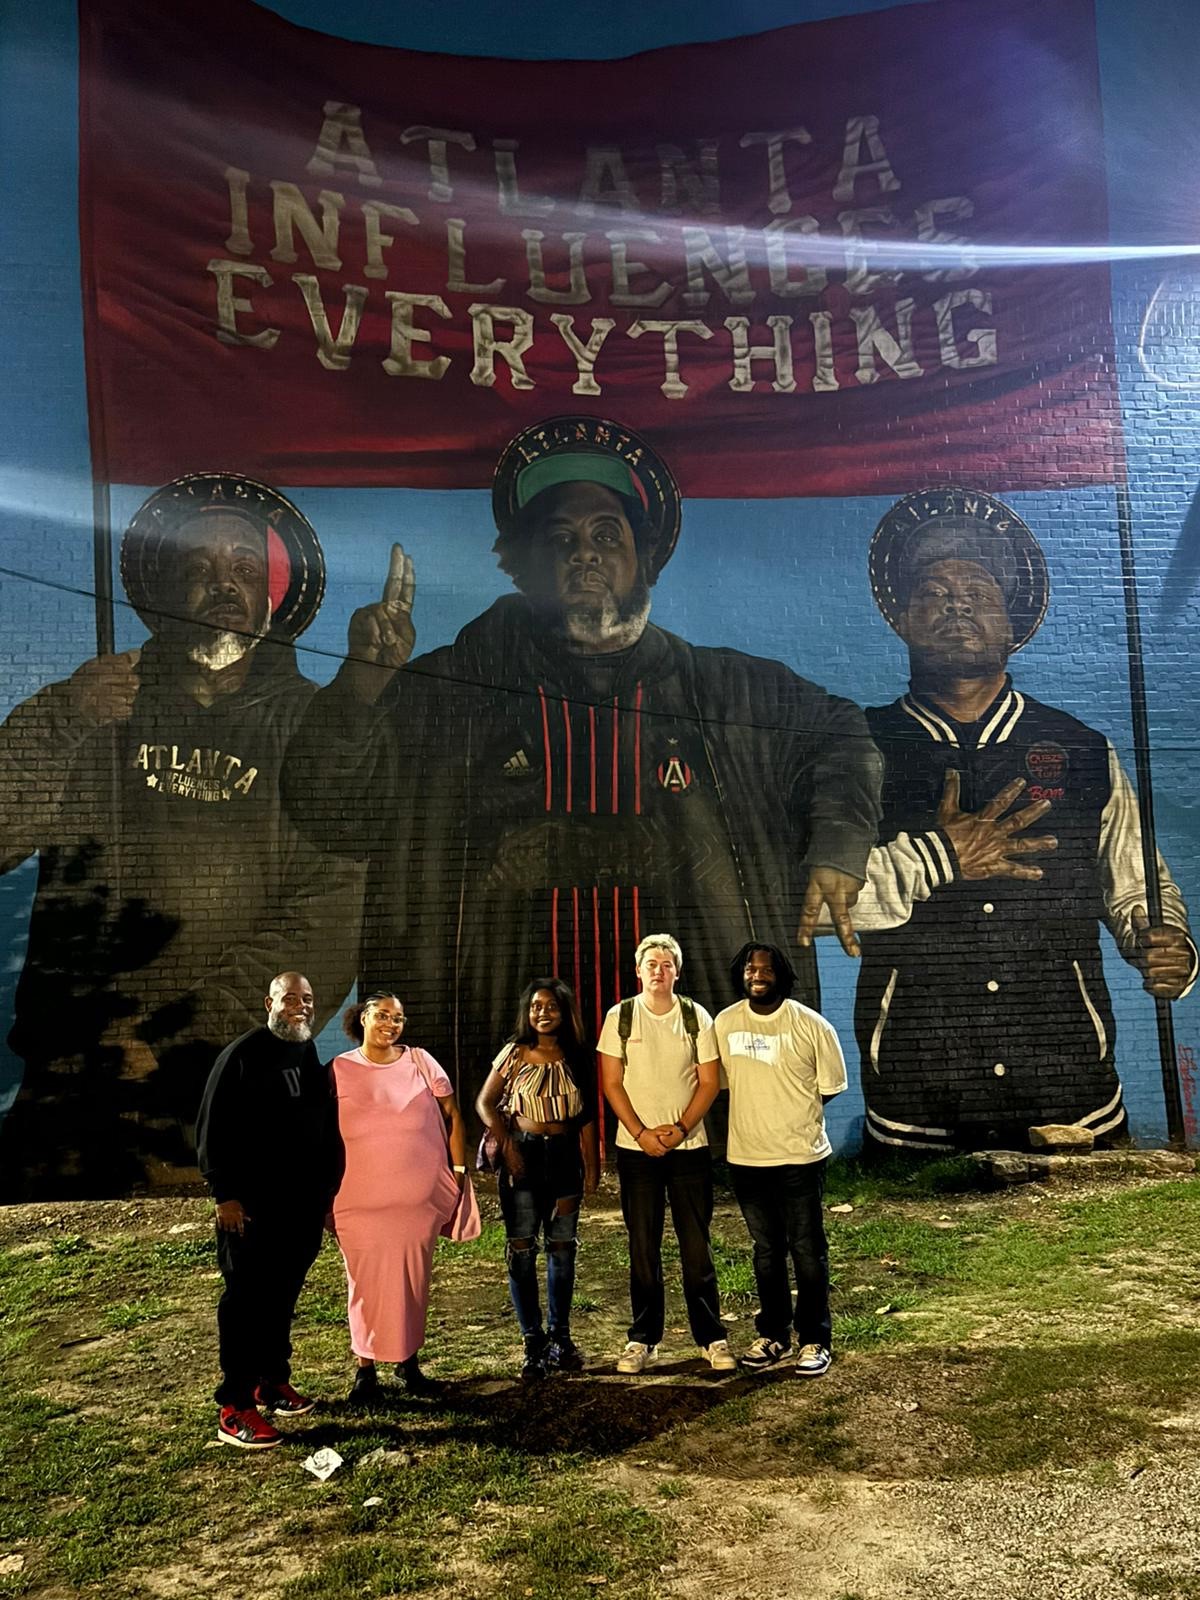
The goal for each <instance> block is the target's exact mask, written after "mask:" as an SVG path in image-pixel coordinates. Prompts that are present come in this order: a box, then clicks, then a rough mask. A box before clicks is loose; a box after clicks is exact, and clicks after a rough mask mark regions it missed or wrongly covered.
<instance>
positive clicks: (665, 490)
mask: <svg viewBox="0 0 1200 1600" xmlns="http://www.w3.org/2000/svg"><path fill="white" fill-rule="evenodd" d="M568 453H571V454H595V455H599V456H608V457H615V458H616V459H617V460H619V461H622V462H624V463H625V465H626V466H627V467H628V468H629V470H630V472H631V474H632V476H633V478H634V479H635V480H636V483H637V486H638V488H639V490H640V493H641V498H642V499H643V500H644V502H645V507H646V518H647V524H648V541H647V550H648V558H647V567H648V576H649V579H650V581H651V583H653V582H654V580H655V579H656V578H657V577H658V575H659V573H660V572H661V571H662V569H663V568H664V567H665V566H666V564H667V562H668V561H669V560H670V559H671V556H672V555H673V554H674V551H675V545H676V542H677V540H678V538H679V523H680V518H681V515H682V502H681V499H680V494H679V485H678V484H677V483H676V482H675V479H674V476H673V475H672V473H671V469H670V468H669V467H668V466H667V464H666V462H665V461H664V460H663V459H662V457H661V456H660V455H659V454H658V452H657V451H656V450H654V449H653V448H652V447H651V446H650V445H648V444H647V443H646V441H645V439H643V438H642V436H641V435H640V434H637V433H635V432H634V431H633V429H632V428H626V427H623V426H622V425H621V424H620V423H619V422H612V421H609V420H608V419H606V418H604V417H582V416H565V417H549V418H547V419H546V421H545V422H538V423H535V424H534V425H533V426H532V427H529V428H523V429H522V430H521V432H520V433H519V434H517V436H516V438H515V439H512V440H510V441H509V443H508V444H507V445H505V447H504V450H503V452H502V453H501V456H500V460H499V461H498V462H497V464H496V475H495V478H494V480H493V483H492V516H493V517H494V518H495V522H496V527H497V528H498V529H499V530H500V532H501V533H502V534H505V533H508V532H509V531H510V530H511V528H512V526H513V524H514V523H515V521H516V519H517V516H518V514H519V505H518V500H517V480H518V478H519V477H520V476H521V473H522V472H523V471H524V470H525V468H526V467H529V466H532V465H533V463H534V462H535V461H541V460H544V459H545V458H547V457H549V456H553V455H560V454H568Z"/></svg>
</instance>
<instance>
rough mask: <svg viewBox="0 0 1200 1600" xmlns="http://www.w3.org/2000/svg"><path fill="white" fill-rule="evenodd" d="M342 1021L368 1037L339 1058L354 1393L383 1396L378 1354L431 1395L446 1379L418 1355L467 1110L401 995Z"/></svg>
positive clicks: (350, 1032) (460, 1170)
mask: <svg viewBox="0 0 1200 1600" xmlns="http://www.w3.org/2000/svg"><path fill="white" fill-rule="evenodd" d="M342 1023H343V1027H344V1029H345V1032H346V1035H347V1037H349V1038H351V1039H357V1040H358V1041H359V1046H358V1048H357V1049H356V1050H351V1051H348V1052H347V1053H346V1054H344V1055H340V1056H338V1057H337V1058H336V1059H335V1060H334V1063H333V1073H334V1079H335V1082H336V1086H337V1101H338V1123H339V1126H340V1128H341V1134H342V1139H343V1142H344V1143H345V1146H346V1176H345V1177H344V1178H343V1179H342V1186H341V1188H340V1189H339V1190H338V1193H337V1197H336V1199H335V1200H334V1203H333V1223H334V1231H335V1233H336V1235H337V1241H338V1244H339V1246H340V1247H341V1251H342V1256H343V1259H344V1260H345V1263H346V1279H347V1283H348V1285H349V1316H350V1344H351V1348H352V1349H353V1351H354V1354H355V1355H356V1356H357V1358H358V1373H357V1375H356V1377H355V1381H354V1388H353V1390H352V1391H351V1395H350V1398H351V1399H352V1400H353V1401H355V1402H356V1403H364V1404H365V1403H369V1402H370V1401H372V1400H377V1399H379V1398H380V1390H379V1382H378V1377H377V1374H376V1370H375V1363H376V1362H377V1361H389V1362H395V1363H396V1366H397V1369H398V1373H399V1376H400V1377H401V1378H402V1379H403V1381H404V1383H405V1386H406V1387H407V1389H408V1390H409V1392H410V1393H411V1394H418V1395H429V1396H432V1395H434V1394H436V1393H437V1392H438V1391H439V1390H440V1388H441V1385H440V1384H437V1383H435V1382H434V1381H433V1380H432V1379H430V1378H427V1377H426V1376H425V1374H424V1373H423V1372H422V1371H421V1369H420V1366H419V1365H418V1361H417V1356H418V1352H419V1351H420V1348H421V1346H422V1344H423V1343H424V1342H425V1315H426V1311H427V1310H428V1306H429V1278H430V1272H431V1269H432V1266H433V1252H434V1247H435V1245H436V1244H437V1240H438V1235H439V1234H440V1232H441V1230H442V1228H443V1226H444V1225H445V1224H446V1223H447V1222H448V1220H449V1219H450V1217H451V1216H452V1215H453V1214H454V1212H455V1209H456V1208H457V1206H458V1205H459V1202H460V1199H461V1198H462V1190H463V1186H464V1185H465V1184H466V1183H467V1182H468V1178H467V1165H466V1134H465V1130H464V1127H463V1120H462V1116H461V1114H460V1112H459V1109H458V1106H457V1104H456V1103H455V1099H454V1093H453V1090H452V1088H451V1085H450V1080H449V1078H447V1077H446V1074H445V1073H444V1072H443V1071H442V1069H441V1067H439V1066H438V1064H437V1062H436V1061H435V1060H434V1059H433V1057H432V1056H431V1055H428V1054H427V1053H426V1052H425V1051H424V1050H420V1049H417V1048H414V1047H411V1046H409V1045H406V1044H404V1043H403V1042H402V1035H403V1032H404V1007H403V1005H402V1004H401V1002H400V1001H399V1000H398V999H397V998H396V996H395V995H390V994H373V995H369V996H368V997H367V998H366V999H365V1000H361V1001H359V1002H358V1003H357V1004H356V1005H353V1006H350V1007H349V1008H348V1010H347V1011H346V1012H345V1013H344V1015H343V1017H342Z"/></svg>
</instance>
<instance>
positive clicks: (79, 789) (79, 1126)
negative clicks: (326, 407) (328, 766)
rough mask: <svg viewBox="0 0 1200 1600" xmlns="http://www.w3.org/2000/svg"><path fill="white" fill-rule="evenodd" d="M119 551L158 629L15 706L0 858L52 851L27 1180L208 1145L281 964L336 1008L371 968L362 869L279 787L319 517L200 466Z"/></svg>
mask: <svg viewBox="0 0 1200 1600" xmlns="http://www.w3.org/2000/svg"><path fill="white" fill-rule="evenodd" d="M121 573H122V579H123V582H124V585H125V589H126V591H127V593H128V595H129V598H130V600H131V602H132V603H133V605H134V607H135V608H136V610H137V612H138V614H139V616H140V617H141V619H142V621H143V622H144V623H145V624H146V626H147V628H148V629H149V631H150V637H149V638H148V639H147V641H146V643H145V644H144V645H143V646H142V648H141V649H140V650H134V651H130V652H128V653H126V654H124V655H119V656H102V657H99V658H97V659H95V660H92V661H88V662H85V663H84V665H83V666H81V667H80V668H79V669H78V671H77V672H76V673H75V674H74V675H73V676H72V677H71V678H69V679H67V680H66V681H64V682H62V683H55V684H50V685H48V686H47V687H46V688H44V689H42V690H40V691H39V692H38V693H37V694H35V695H34V696H33V697H32V698H31V699H30V700H27V701H26V702H25V703H24V704H23V705H20V706H18V707H17V708H16V709H15V710H14V711H13V712H12V714H11V716H9V718H8V719H7V721H6V722H5V723H4V726H3V728H0V869H3V870H8V869H10V868H12V867H15V866H16V865H17V864H18V863H19V862H21V861H23V860H24V859H25V858H26V857H28V856H29V855H31V854H32V853H33V852H34V851H36V852H37V853H38V882H37V891H36V898H35V901H34V905H33V912H32V917H31V922H30V930H29V948H28V954H27V956H26V960H25V968H24V971H23V972H22V975H21V978H20V982H19V985H18V989H17V995H16V1005H15V1012H16V1020H15V1024H14V1027H13V1030H12V1034H11V1044H12V1046H13V1049H14V1050H15V1052H16V1053H17V1054H18V1055H20V1056H22V1057H23V1058H24V1060H25V1063H26V1070H25V1079H24V1084H23V1087H22V1091H21V1095H20V1097H19V1098H18V1100H17V1102H16V1104H15V1105H14V1107H13V1109H12V1111H11V1112H10V1113H9V1116H8V1118H7V1119H6V1121H5V1126H4V1129H3V1132H2V1134H0V1191H2V1192H3V1193H4V1194H5V1195H6V1196H10V1197H22V1196H26V1195H39V1196H40V1195H54V1194H67V1193H77V1194H84V1195H103V1194H120V1193H123V1192H128V1189H129V1188H130V1186H133V1185H140V1184H145V1183H147V1182H151V1183H152V1182H154V1181H156V1179H169V1178H170V1177H171V1176H172V1175H178V1172H179V1170H180V1168H188V1169H190V1168H192V1167H194V1163H195V1156H194V1154H193V1152H192V1147H191V1127H190V1125H191V1123H192V1121H193V1119H194V1117H195V1112H196V1106H197V1104H198V1103H199V1097H200V1091H201V1089H202V1088H203V1086H204V1082H205V1079H206V1077H207V1075H208V1071H209V1069H210V1067H211V1066H212V1063H213V1060H214V1058H215V1057H216V1055H217V1052H218V1051H219V1050H220V1049H222V1048H223V1046H224V1045H225V1044H226V1043H227V1042H228V1040H229V1039H230V1037H232V1036H233V1035H235V1034H238V1033H241V1032H244V1030H245V1029H246V1028H247V1027H249V1026H251V1025H253V1024H255V1023H257V1022H258V1021H259V1020H260V1018H261V1010H262V996H263V994H264V992H265V990H266V987H267V985H268V984H269V983H270V981H271V978H272V977H273V976H274V975H275V973H277V972H278V971H279V970H280V969H281V968H290V967H292V966H295V965H297V964H298V965H300V966H302V967H303V968H304V970H305V971H306V972H308V973H311V974H312V978H313V982H314V984H315V985H316V988H317V992H318V994H320V995H321V996H322V1000H323V1005H324V1008H325V1014H326V1015H328V1014H329V1012H331V1011H332V1010H333V1008H334V1007H335V1006H336V1005H337V1004H338V1002H339V1001H340V1000H341V999H342V998H343V996H344V995H345V994H346V993H347V992H348V990H349V988H350V986H351V984H352V983H353V981H354V974H355V967H356V959H357V928H358V919H359V915H360V908H361V900H362V888H361V880H362V873H361V869H360V868H359V867H358V866H356V865H355V864H354V863H352V862H348V861H344V860H339V859H338V858H336V857H331V856H328V855H326V854H324V853H323V852H320V851H316V850H314V849H313V848H312V846H311V845H310V844H308V843H307V842H306V841H305V839H304V838H303V837H302V836H301V835H300V834H299V833H298V832H297V830H296V828H295V827H294V826H293V825H292V823H291V821H290V820H289V818H288V816H287V815H286V813H285V812H284V811H283V808H282V806H281V804H280V797H279V769H280V764H281V762H282V760H283V757H284V753H285V751H286V749H287V746H288V741H289V739H290V737H291V735H292V732H293V730H294V728H295V726H296V724H297V722H298V721H299V718H300V715H301V713H302V712H303V709H304V706H305V704H306V703H307V701H308V698H309V696H310V695H311V694H312V693H313V689H314V685H313V684H312V683H310V682H309V681H308V679H306V678H303V677H301V676H300V673H299V672H298V671H297V667H296V653H295V648H294V645H293V643H292V641H293V640H294V639H295V637H296V636H297V634H299V633H300V632H301V630H302V629H303V628H305V627H306V626H307V625H308V623H309V622H310V621H311V620H312V618H313V616H314V615H315V614H316V611H317V608H318V606H319V605H320V601H321V595H322V591H323V589H324V562H323V558H322V554H321V547H320V545H319V544H318V542H317V538H316V535H315V533H314V532H313V530H312V528H311V527H310V526H309V524H308V523H307V521H305V519H304V518H303V517H302V516H301V515H300V513H299V512H298V511H297V510H296V509H295V507H293V506H291V505H290V504H289V503H288V501H286V500H285V499H284V498H283V497H282V496H281V495H279V494H276V493H275V492H274V491H273V490H271V489H268V488H266V487H264V486H263V485H261V484H257V483H253V482H251V481H250V480H248V479H244V478H238V477H234V476H232V475H228V474H215V473H203V474H197V475H193V476H190V477H187V478H183V479H179V480H177V481H176V482H174V483H171V484H168V485H167V486H166V488H164V489H160V490H158V491H157V492H156V493H155V494H153V495H151V497H150V498H149V499H148V500H147V501H146V503H145V505H143V506H142V507H141V509H140V510H139V511H138V513H137V515H136V516H135V517H134V519H133V521H132V523H131V524H130V527H129V529H128V531H127V532H126V534H125V537H124V540H123V543H122V547H121ZM322 1020H324V1019H323V1018H320V1019H318V1026H319V1025H320V1021H322Z"/></svg>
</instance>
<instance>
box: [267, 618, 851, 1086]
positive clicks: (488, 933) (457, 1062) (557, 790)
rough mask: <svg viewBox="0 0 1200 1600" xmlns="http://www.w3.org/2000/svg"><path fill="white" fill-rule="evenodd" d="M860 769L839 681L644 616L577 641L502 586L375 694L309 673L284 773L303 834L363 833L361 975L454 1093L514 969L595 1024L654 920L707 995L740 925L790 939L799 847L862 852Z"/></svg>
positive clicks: (486, 1037)
mask: <svg viewBox="0 0 1200 1600" xmlns="http://www.w3.org/2000/svg"><path fill="white" fill-rule="evenodd" d="M878 783H879V758H878V753H877V752H876V750H875V747H874V745H873V744H872V743H871V740H870V737H869V735H868V733H867V728H866V723H865V721H864V719H863V715H862V712H861V711H860V710H859V709H858V707H857V706H854V705H853V704H851V703H850V702H849V701H847V700H840V699H837V698H835V697H833V696H831V695H828V694H826V692H825V691H824V690H823V689H820V688H818V687H817V686H816V685H815V684H812V683H809V682H806V680H805V679H803V678H800V677H798V676H797V675H796V674H795V673H794V672H791V671H790V670H789V669H788V668H786V667H784V666H782V665H781V664H780V663H778V662H775V661H766V660H762V659H760V658H757V657H753V656H747V655H742V654H740V653H739V652H737V651H733V650H717V649H703V648H697V647H694V646H692V645H689V644H687V643H686V642H685V641H684V640H682V639H679V638H677V637H676V636H675V635H673V634H670V633H667V632H664V631H663V630H662V629H660V628H656V627H654V626H653V625H651V626H648V627H647V628H646V630H645V632H644V634H643V635H642V637H641V639H640V640H639V641H638V643H637V644H636V645H635V646H633V648H632V649H630V650H628V651H623V652H621V653H620V654H619V655H614V656H599V657H581V656H577V655H573V654H571V653H569V652H567V651H565V650H564V649H563V648H562V647H561V646H560V645H559V644H558V643H557V641H555V640H554V639H552V638H550V637H549V636H548V635H547V634H546V633H545V630H544V629H542V628H540V627H539V626H538V622H537V619H536V616H535V614H534V613H533V612H532V610H531V609H530V607H529V605H528V603H527V602H526V601H525V600H524V599H523V598H521V597H520V596H515V595H514V596H508V597H505V598H504V599H502V600H500V601H498V602H497V603H496V604H494V605H493V606H492V607H491V608H490V609H489V610H488V611H487V612H485V613H484V614H483V615H482V616H481V617H478V618H477V619H476V620H475V621H474V622H472V623H470V624H469V625H468V626H467V627H466V628H465V629H464V630H463V631H462V633H461V634H460V635H459V636H458V638H457V640H456V641H455V642H454V643H453V644H452V645H449V646H447V647H446V648H444V649H440V650H436V651H433V652H432V653H430V654H428V655H425V656H422V657H420V658H419V659H417V660H415V661H413V662H411V663H410V664H409V666H408V667H406V668H405V669H404V670H403V671H401V672H399V673H397V675H396V677H395V679H394V680H393V682H392V684H391V685H390V686H389V689H388V691H387V693H386V694H385V696H384V697H383V701H382V703H381V705H380V706H379V707H376V708H370V709H368V708H363V707H361V706H359V705H358V704H356V703H350V700H349V697H348V696H347V695H345V694H344V693H343V692H342V691H341V690H340V689H339V688H338V687H337V686H336V685H331V686H330V687H329V688H328V689H326V690H323V691H322V692H321V693H319V694H318V695H317V696H316V697H315V698H314V701H313V704H312V705H311V707H310V708H309V712H308V715H307V716H306V718H305V721H304V723H303V724H302V727H301V731H300V734H299V736H298V738H297V740H296V741H295V742H294V743H293V748H292V752H291V754H290V757H289V761H288V763H287V775H286V778H285V793H286V794H287V796H288V803H289V805H290V806H291V807H292V809H293V812H294V814H295V815H296V816H297V818H298V819H299V821H300V823H301V826H302V827H304V828H305V829H306V830H307V831H308V832H309V833H310V835H311V836H312V837H313V838H314V839H316V840H319V841H321V842H323V843H324V844H325V846H326V847H327V848H334V849H337V850H340V851H344V852H347V853H350V854H353V855H356V856H365V857H367V858H368V859H369V862H370V865H369V868H368V873H367V904H366V912H365V920H364V928H363V948H362V980H363V982H364V983H365V984H368V985H370V986H372V987H375V986H379V985H382V986H384V987H389V988H391V989H393V990H398V991H399V992H400V993H401V994H402V995H403V997H404V1000H405V1004H406V1007H407V1009H408V1014H409V1016H410V1017H412V1018H413V1024H412V1032H413V1035H414V1037H419V1038H420V1039H421V1041H422V1042H423V1043H425V1044H427V1045H428V1046H429V1047H430V1048H431V1049H432V1050H433V1051H434V1053H435V1054H436V1055H437V1057H438V1059H439V1060H440V1061H442V1062H443V1064H451V1063H452V1064H453V1066H452V1068H451V1066H450V1065H447V1070H452V1075H454V1076H455V1081H456V1083H457V1085H458V1087H459V1089H460V1091H463V1092H464V1093H465V1092H467V1091H470V1092H472V1093H473V1092H474V1091H475V1090H476V1089H477V1088H478V1086H479V1083H480V1082H481V1081H482V1076H483V1074H484V1073H485V1072H486V1068H487V1065H488V1063H489V1062H490V1061H491V1058H492V1056H493V1054H494V1053H495V1049H496V1043H497V1041H498V1040H499V1039H502V1038H504V1037H505V1036H506V1035H507V1034H508V1033H509V1032H511V1029H512V1025H513V1017H512V1009H513V1006H514V1004H515V1002H516V998H517V995H518V993H519V991H520V989H521V987H522V985H523V984H524V983H525V982H526V981H527V980H528V979H529V978H531V977H534V976H536V975H538V974H540V973H546V972H556V973H557V974H559V975H560V976H561V977H562V978H563V979H565V980H566V981H567V982H568V983H570V984H571V985H572V986H573V987H574V988H575V989H576V991H577V992H578V994H579V998H580V1002H581V1008H582V1010H583V1015H584V1020H585V1024H586V1026H587V1027H588V1029H589V1030H590V1032H591V1036H592V1037H593V1038H594V1037H596V1035H597V1033H598V1031H599V1027H600V1024H601V1022H602V1021H603V1018H604V1015H605V1012H606V1011H607V1010H608V1008H609V1007H610V1006H611V1005H613V1004H614V1003H615V1002H616V1001H618V1000H620V999H621V998H622V996H623V995H625V994H629V993H632V992H633V991H634V989H635V988H636V980H635V977H634V972H633V953H634V949H635V946H636V944H637V942H638V939H639V938H640V936H641V935H642V934H644V933H647V932H653V931H655V930H666V931H669V932H671V933H673V934H675V935H676V937H677V938H678V939H679V940H680V942H681V944H682V946H683V951H684V971H685V973H686V974H687V978H686V982H687V986H688V990H689V992H690V993H692V994H695V995H697V996H698V997H700V998H701V999H702V1000H704V1001H709V1002H711V1001H714V1000H719V999H720V998H721V997H722V996H723V995H724V994H725V992H726V988H727V985H728V962H729V959H730V957H731V956H732V955H733V953H734V952H735V951H736V950H737V948H738V946H739V945H740V944H741V943H742V942H743V941H744V940H745V939H746V938H747V937H748V936H750V935H751V934H752V933H753V935H755V936H757V937H760V938H763V939H769V940H771V941H772V942H776V943H779V944H781V945H785V946H790V945H792V944H793V943H794V939H795V932H796V926H797V922H798V919H799V912H800V902H801V898H802V895H803V888H804V884H805V880H806V868H807V866H808V865H830V866H836V867H840V868H842V869H843V870H845V871H848V872H851V873H853V874H854V875H855V876H857V877H860V878H861V877H863V876H864V875H865V870H866V861H867V855H868V851H869V849H870V846H871V844H872V842H873V840H874V838H875V831H876V824H877V819H878ZM797 954H798V956H799V955H803V956H804V959H803V960H802V961H801V960H798V961H797V966H798V967H800V968H801V969H802V970H801V984H800V994H801V996H802V998H803V999H804V1001H805V1002H806V1003H807V1004H810V1005H815V1004H816V1002H817V986H816V967H815V963H814V962H813V960H812V957H811V953H805V952H797Z"/></svg>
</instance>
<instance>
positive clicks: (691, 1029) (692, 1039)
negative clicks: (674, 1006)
mask: <svg viewBox="0 0 1200 1600" xmlns="http://www.w3.org/2000/svg"><path fill="white" fill-rule="evenodd" d="M679 1010H680V1014H681V1015H682V1017H683V1026H684V1029H685V1031H686V1032H687V1036H688V1043H689V1044H690V1045H691V1047H692V1065H693V1066H694V1067H697V1066H699V1065H700V1050H699V1046H698V1045H697V1043H696V1041H697V1039H698V1038H699V1037H700V1018H699V1017H698V1016H697V1015H696V1007H695V1003H694V1002H693V1001H691V1000H689V999H688V997H687V995H686V994H681V995H680V996H679Z"/></svg>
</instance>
